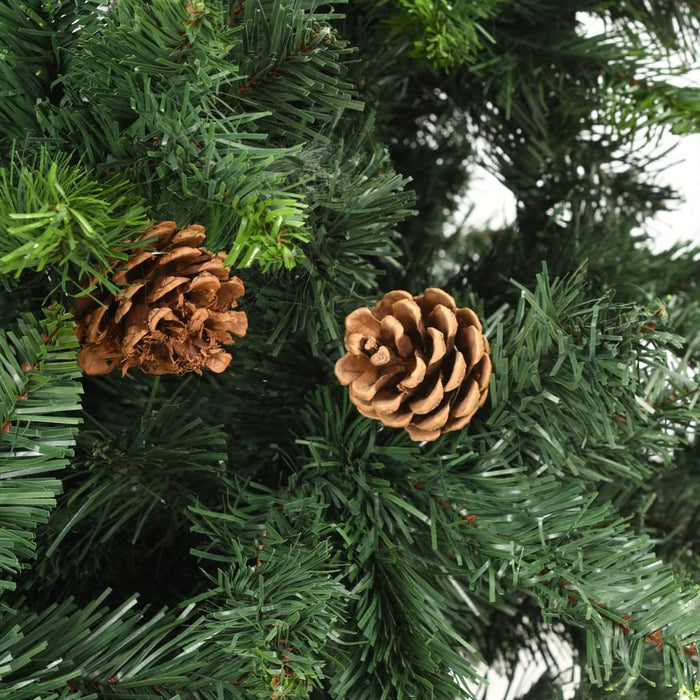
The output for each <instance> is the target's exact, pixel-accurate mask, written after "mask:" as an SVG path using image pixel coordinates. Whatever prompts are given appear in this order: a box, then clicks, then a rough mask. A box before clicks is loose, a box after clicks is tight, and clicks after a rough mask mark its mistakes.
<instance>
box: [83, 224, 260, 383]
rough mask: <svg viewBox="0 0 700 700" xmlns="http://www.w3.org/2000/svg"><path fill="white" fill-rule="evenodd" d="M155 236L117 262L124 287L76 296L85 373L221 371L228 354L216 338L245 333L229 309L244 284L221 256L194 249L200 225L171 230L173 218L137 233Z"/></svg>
mask: <svg viewBox="0 0 700 700" xmlns="http://www.w3.org/2000/svg"><path fill="white" fill-rule="evenodd" d="M153 237H155V238H156V239H157V240H156V241H155V242H154V243H153V244H152V246H151V248H137V249H136V250H135V252H134V253H133V254H132V255H131V256H130V257H129V260H128V261H127V262H126V263H125V264H124V265H123V266H122V267H120V268H117V270H116V272H115V274H114V276H113V277H112V281H113V282H114V284H115V285H117V286H118V287H120V288H121V289H122V290H123V291H122V292H121V293H120V294H118V295H117V296H114V295H113V294H112V293H111V292H108V291H106V290H98V291H96V292H93V293H92V294H91V295H85V296H83V297H80V299H79V300H78V304H77V306H78V308H77V309H76V310H75V311H74V314H75V316H76V321H77V326H76V335H77V336H78V339H79V340H80V345H81V347H82V349H81V351H80V354H79V355H78V362H79V364H80V366H81V368H82V369H83V371H84V372H85V373H86V374H106V373H107V372H111V371H112V370H114V369H117V368H120V369H121V371H122V376H123V375H124V374H126V372H127V370H129V369H130V368H131V367H138V368H139V369H141V370H142V371H143V372H146V373H147V374H184V373H185V372H197V374H201V373H202V368H203V367H206V368H207V369H210V370H212V371H213V372H223V371H224V370H225V369H226V367H228V364H229V362H230V361H231V355H230V354H229V353H227V352H225V351H224V350H223V349H222V348H221V344H224V345H230V344H231V343H233V342H234V341H233V336H234V335H236V336H239V337H243V336H244V335H245V334H246V330H247V329H248V319H247V317H246V315H245V312H243V311H232V309H234V308H235V307H236V306H237V304H236V299H237V298H238V297H240V296H242V295H243V293H244V291H245V289H244V287H243V282H241V280H240V279H238V277H231V278H229V271H230V268H228V267H224V260H225V258H226V254H225V253H223V252H221V253H217V254H214V253H211V252H210V251H208V250H207V249H206V248H201V247H199V246H200V244H201V243H203V242H204V239H205V238H206V233H205V230H204V227H202V226H198V225H196V224H193V225H191V226H188V227H187V228H183V229H180V230H179V231H178V230H177V226H176V224H175V222H174V221H163V222H161V223H159V224H155V225H154V226H150V227H149V228H147V229H146V230H145V231H143V232H142V234H141V235H140V237H139V240H140V241H142V240H144V239H146V238H153ZM153 247H154V248H155V250H154V249H153Z"/></svg>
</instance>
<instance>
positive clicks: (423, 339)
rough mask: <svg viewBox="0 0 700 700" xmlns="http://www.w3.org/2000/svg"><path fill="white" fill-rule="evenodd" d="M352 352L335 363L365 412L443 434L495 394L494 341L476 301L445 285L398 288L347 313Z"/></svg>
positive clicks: (417, 434) (395, 424) (425, 434)
mask: <svg viewBox="0 0 700 700" xmlns="http://www.w3.org/2000/svg"><path fill="white" fill-rule="evenodd" d="M345 328H346V331H345V347H346V349H347V351H348V352H347V354H346V355H344V356H343V357H341V358H340V359H339V360H338V362H336V364H335V374H336V377H338V380H339V381H340V383H341V384H343V385H344V386H345V385H348V384H349V385H350V400H351V401H352V402H353V403H354V404H355V406H357V409H358V410H359V411H360V413H361V414H362V415H363V416H367V417H368V418H376V419H377V420H380V421H381V422H382V423H384V425H388V426H391V427H392V428H405V429H406V430H407V431H408V434H409V435H410V437H411V440H415V441H423V440H436V439H437V438H438V437H440V435H442V433H449V432H450V431H452V430H459V429H460V428H463V427H464V426H465V425H466V424H467V423H469V421H470V420H471V419H472V416H473V415H474V413H475V412H476V411H477V409H478V408H479V407H480V406H482V405H483V404H484V402H485V401H486V397H487V395H488V386H489V377H490V376H491V359H490V358H489V343H488V341H487V340H486V338H485V337H484V336H483V335H482V332H481V331H482V328H481V323H480V322H479V319H478V318H477V316H476V314H475V313H474V312H473V311H472V310H471V309H466V308H465V309H458V308H457V305H456V304H455V301H454V299H453V298H452V297H451V296H450V295H449V294H447V293H446V292H443V291H442V290H441V289H435V288H431V289H426V290H425V293H424V294H422V295H421V296H417V297H414V296H412V295H411V294H410V293H409V292H404V291H395V292H389V293H388V294H385V295H384V297H383V298H382V299H381V300H380V302H379V303H378V304H377V305H376V306H375V307H374V308H372V309H368V308H362V309H356V310H355V311H353V312H352V313H351V314H350V315H349V316H348V317H347V318H346V319H345Z"/></svg>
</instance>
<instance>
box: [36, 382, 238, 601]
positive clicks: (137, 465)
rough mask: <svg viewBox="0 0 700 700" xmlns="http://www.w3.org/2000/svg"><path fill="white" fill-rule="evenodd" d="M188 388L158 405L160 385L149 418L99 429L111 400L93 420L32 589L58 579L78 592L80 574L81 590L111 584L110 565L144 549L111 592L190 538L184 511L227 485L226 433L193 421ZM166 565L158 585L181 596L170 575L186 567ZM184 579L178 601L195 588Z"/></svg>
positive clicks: (48, 531)
mask: <svg viewBox="0 0 700 700" xmlns="http://www.w3.org/2000/svg"><path fill="white" fill-rule="evenodd" d="M185 386H186V385H181V386H180V387H179V390H177V391H176V392H175V394H174V395H171V396H169V397H167V398H161V399H156V396H157V390H158V382H157V381H156V383H155V384H154V387H153V393H152V395H151V399H150V400H149V402H148V403H147V405H146V406H145V407H144V408H145V411H146V412H145V413H143V414H142V415H140V416H130V415H128V413H127V414H126V417H128V419H129V420H127V421H125V424H124V425H119V424H117V423H115V422H114V421H113V420H112V421H110V423H109V424H105V423H103V422H100V421H101V420H105V419H108V414H109V412H112V411H114V410H115V408H116V406H115V404H114V403H111V404H110V406H109V410H108V411H105V412H102V415H101V416H100V421H98V420H97V419H95V418H94V417H92V416H87V418H86V427H85V428H84V429H83V430H82V431H81V433H80V434H79V436H78V449H77V453H76V457H75V458H74V460H73V462H72V464H71V468H70V470H68V473H67V474H66V476H65V479H64V486H65V490H66V495H65V496H62V497H60V498H59V504H58V508H57V509H56V511H55V512H54V514H53V515H52V517H51V519H50V521H49V523H48V525H47V527H45V528H44V529H43V531H42V535H41V542H40V556H41V561H40V562H39V565H38V567H37V570H36V576H35V577H34V578H35V585H41V586H46V585H48V584H52V583H53V579H54V578H56V577H60V578H61V579H62V580H63V581H65V582H66V583H67V584H68V585H71V581H74V580H76V578H77V577H78V574H79V575H80V580H81V586H84V585H85V584H86V583H94V582H93V580H92V578H93V576H94V577H96V578H98V579H102V580H103V581H104V580H105V579H106V578H107V576H108V574H107V572H108V571H109V570H110V569H111V568H112V567H111V566H110V562H111V561H113V560H114V559H115V558H119V557H120V552H121V551H124V552H131V551H132V550H134V549H135V548H138V551H139V553H140V554H139V557H138V559H140V560H141V561H140V562H139V564H137V565H135V566H136V571H133V572H132V571H131V569H132V568H134V567H133V566H131V567H124V566H122V567H120V569H121V570H118V571H114V572H113V576H114V577H115V583H114V584H113V585H116V581H117V580H120V579H127V580H128V579H130V578H132V577H133V578H135V579H136V578H138V577H139V571H140V570H141V569H140V568H139V567H143V566H145V564H146V562H147V561H148V560H149V559H151V558H152V557H153V556H155V555H154V553H156V552H158V553H160V554H162V553H163V552H167V551H168V548H169V547H171V546H172V545H173V543H174V541H175V540H176V539H177V538H183V537H186V535H187V527H186V521H184V520H182V513H183V512H184V511H185V510H186V509H187V507H188V506H189V505H191V504H192V503H194V502H195V500H196V499H197V495H198V494H199V493H203V494H207V493H208V492H213V493H216V492H217V491H219V490H220V489H221V488H222V487H223V486H224V484H225V482H224V481H223V477H224V475H225V469H226V454H225V452H224V451H223V450H224V448H225V446H226V436H225V433H223V432H222V431H221V429H220V428H219V427H214V426H211V427H210V426H208V425H206V424H204V422H203V421H202V420H201V419H198V418H195V419H193V418H192V417H191V414H190V413H189V411H188V410H186V401H185V399H184V398H182V394H183V391H184V390H185ZM188 408H194V410H195V411H196V412H200V411H202V408H203V407H202V404H201V402H199V404H195V405H194V406H192V404H190V405H189V406H188ZM142 410H143V408H142ZM129 558H130V559H131V557H129ZM160 568H161V569H162V572H161V574H160V576H159V580H156V581H153V586H159V587H160V590H161V591H163V590H164V589H166V588H169V587H172V588H173V590H177V586H173V585H172V583H171V582H169V581H167V578H168V576H167V572H168V571H172V570H173V569H174V568H175V569H179V570H180V571H181V572H183V574H184V571H185V570H186V568H187V563H186V562H179V564H178V563H176V562H175V561H173V560H172V559H171V558H170V557H168V558H167V559H166V562H165V563H163V565H162V566H161V567H160ZM98 572H99V573H98ZM151 576H152V575H151ZM142 577H143V578H146V576H142ZM181 579H182V581H181V582H180V589H179V594H180V597H181V596H182V593H183V589H184V590H185V593H186V594H189V593H190V591H187V590H186V588H185V587H186V586H187V584H189V583H190V582H189V581H188V580H187V577H186V576H184V575H182V576H181ZM72 588H73V590H75V589H76V586H75V585H74V584H73V585H72ZM142 590H143V589H142Z"/></svg>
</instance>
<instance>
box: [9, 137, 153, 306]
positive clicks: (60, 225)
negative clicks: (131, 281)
mask: <svg viewBox="0 0 700 700" xmlns="http://www.w3.org/2000/svg"><path fill="white" fill-rule="evenodd" d="M146 224H147V219H146V217H145V210H144V208H143V206H142V204H141V202H140V200H139V199H138V198H137V197H135V196H134V194H133V188H132V187H130V186H129V184H128V183H126V182H124V181H121V180H117V179H114V180H111V181H108V182H106V183H104V184H102V183H99V182H97V181H96V180H95V179H94V178H93V176H92V174H91V173H90V172H89V171H88V170H87V169H86V168H84V167H83V166H81V165H72V164H71V159H70V157H69V156H67V155H62V154H59V155H56V156H55V157H52V156H51V155H50V154H49V152H48V151H47V150H45V149H43V150H42V151H41V152H40V154H39V156H38V157H35V158H30V159H27V160H25V159H23V158H22V157H21V156H20V155H19V154H17V153H15V154H13V158H12V161H11V163H10V166H9V168H0V230H1V231H2V236H1V237H0V273H10V272H14V273H15V275H16V276H19V275H20V274H21V272H22V271H23V270H25V269H35V270H39V271H42V270H45V269H46V268H47V267H50V268H51V269H53V270H56V271H57V272H58V274H59V275H60V277H59V280H57V282H58V284H60V285H61V287H62V288H63V289H64V290H68V289H69V290H70V291H71V292H73V293H78V292H82V291H83V289H84V285H85V282H86V279H87V280H88V284H95V283H99V284H101V285H103V286H105V287H107V288H108V289H112V290H114V291H115V292H118V288H116V287H115V286H114V285H113V284H112V282H111V281H110V280H109V275H108V273H109V270H110V269H111V266H112V265H113V264H114V261H115V259H116V260H126V257H127V254H126V252H124V249H125V247H126V244H127V242H128V239H129V238H130V237H131V236H133V235H134V233H136V232H138V231H139V230H140V229H142V228H144V227H145V226H146Z"/></svg>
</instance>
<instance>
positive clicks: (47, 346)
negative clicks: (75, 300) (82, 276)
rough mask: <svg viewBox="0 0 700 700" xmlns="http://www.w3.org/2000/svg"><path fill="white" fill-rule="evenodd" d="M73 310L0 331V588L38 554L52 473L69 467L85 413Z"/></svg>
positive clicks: (52, 499)
mask: <svg viewBox="0 0 700 700" xmlns="http://www.w3.org/2000/svg"><path fill="white" fill-rule="evenodd" d="M76 345H77V341H76V339H75V336H74V335H73V328H72V323H71V321H70V316H69V315H68V314H66V313H63V312H62V311H60V310H54V311H52V312H47V313H46V317H45V319H44V320H43V321H39V322H38V321H36V320H35V319H33V318H32V317H31V316H27V317H26V318H25V319H23V320H21V321H19V322H18V324H17V326H16V329H15V330H11V331H0V349H1V350H2V352H1V354H0V389H1V392H0V422H2V432H1V433H0V445H1V447H0V474H1V475H2V477H1V478H2V487H1V488H0V543H1V544H0V571H1V572H2V579H0V589H10V590H12V589H14V588H15V583H14V581H13V580H12V577H13V576H14V575H16V574H18V573H19V572H20V571H21V570H22V569H23V568H26V567H27V566H28V560H30V559H32V558H33V556H34V552H35V531H36V528H37V527H38V526H39V525H40V524H42V523H45V522H46V521H47V520H48V517H49V514H50V512H51V510H52V509H53V507H54V506H55V504H56V496H57V495H58V494H59V493H60V491H61V482H60V481H59V480H58V479H56V478H55V477H54V476H53V475H52V474H51V473H52V472H53V473H55V472H58V471H60V470H62V469H64V468H65V467H66V466H67V464H68V459H67V458H68V457H70V456H71V455H72V454H73V450H72V446H73V444H74V436H75V431H76V426H77V424H78V423H79V422H80V419H79V418H78V417H77V416H75V415H70V414H71V413H73V412H75V411H76V410H78V409H79V408H80V399H79V397H80V394H81V393H82V390H81V387H80V384H79V383H78V382H77V381H76V378H77V377H78V376H80V372H79V370H78V367H77V362H76V355H75V347H76Z"/></svg>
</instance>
